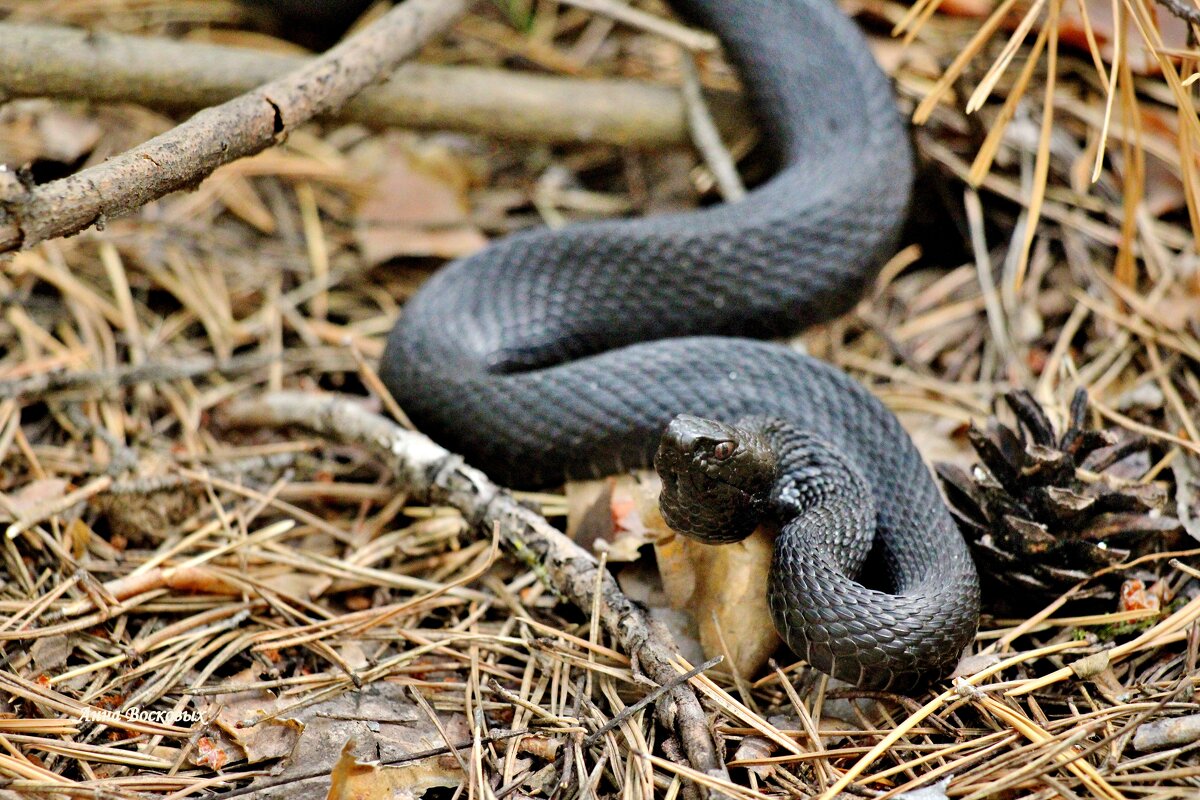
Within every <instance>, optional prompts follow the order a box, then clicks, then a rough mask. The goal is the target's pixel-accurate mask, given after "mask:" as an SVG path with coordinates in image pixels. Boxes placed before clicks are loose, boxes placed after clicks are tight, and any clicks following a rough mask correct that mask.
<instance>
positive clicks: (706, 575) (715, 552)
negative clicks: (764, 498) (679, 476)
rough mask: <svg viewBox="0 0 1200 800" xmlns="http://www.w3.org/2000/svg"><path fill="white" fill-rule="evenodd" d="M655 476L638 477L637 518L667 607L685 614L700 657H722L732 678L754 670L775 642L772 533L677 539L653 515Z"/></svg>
mask: <svg viewBox="0 0 1200 800" xmlns="http://www.w3.org/2000/svg"><path fill="white" fill-rule="evenodd" d="M657 478H658V476H657V475H653V474H652V473H650V474H647V475H645V476H643V478H642V481H641V483H640V486H641V487H642V491H641V492H640V493H639V504H640V509H641V518H642V520H643V522H644V523H645V525H646V527H647V529H648V530H649V531H651V532H652V534H653V535H654V540H655V548H654V549H655V555H656V556H657V558H658V568H659V572H660V573H661V574H662V581H663V589H664V591H665V592H666V595H667V599H668V601H669V602H670V604H671V607H672V608H674V609H677V610H681V611H687V612H688V613H690V614H691V616H692V618H693V619H694V620H695V622H696V627H697V629H698V631H699V636H700V645H701V647H702V648H703V650H704V655H705V657H706V658H712V657H714V656H717V655H728V657H729V658H730V660H731V661H732V665H731V666H732V668H734V669H736V670H737V671H738V674H740V675H752V674H754V673H756V672H758V671H759V670H761V669H762V668H763V666H764V665H765V664H766V663H767V659H768V658H770V656H771V654H772V653H773V652H775V650H776V649H777V648H778V647H779V643H780V640H779V635H778V634H777V633H776V632H775V625H774V623H772V622H771V614H770V609H769V608H768V606H767V593H766V588H765V587H766V585H767V573H768V572H769V571H770V568H771V556H772V554H773V552H774V548H775V537H774V535H773V534H772V533H771V532H769V531H766V530H764V529H762V528H760V529H759V530H757V531H755V532H754V533H753V534H751V535H750V536H749V537H747V538H746V539H744V540H743V541H741V542H736V543H734V544H723V545H707V544H703V543H701V542H696V541H693V540H691V539H688V538H686V537H684V536H677V535H675V534H673V533H672V532H671V530H670V528H669V527H668V526H667V524H666V522H665V521H664V520H663V518H662V515H661V514H660V513H659V511H658V487H659V485H660V484H659V483H658V480H657ZM722 640H724V646H723V645H722Z"/></svg>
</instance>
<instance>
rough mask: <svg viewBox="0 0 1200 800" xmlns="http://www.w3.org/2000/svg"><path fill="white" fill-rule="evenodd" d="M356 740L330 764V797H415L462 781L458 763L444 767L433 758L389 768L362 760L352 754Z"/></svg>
mask: <svg viewBox="0 0 1200 800" xmlns="http://www.w3.org/2000/svg"><path fill="white" fill-rule="evenodd" d="M354 747H355V743H354V741H353V740H351V741H348V742H346V745H345V747H343V748H342V755H341V758H339V759H338V761H337V764H335V765H334V767H333V772H332V775H331V779H332V780H331V785H330V787H329V794H328V795H327V797H328V798H329V800H376V799H377V798H380V799H381V798H391V800H417V798H419V797H421V796H422V795H423V794H425V792H427V791H429V790H430V789H436V788H446V789H452V788H456V787H458V786H459V784H461V783H462V779H463V774H462V770H461V769H460V768H459V767H458V764H457V763H454V764H453V766H447V765H446V764H444V763H442V761H441V760H439V759H436V758H427V759H422V760H421V761H414V762H413V763H411V764H404V765H402V766H396V767H389V766H382V765H380V764H370V763H365V762H361V761H359V760H358V759H356V758H355V757H354V755H353V751H354Z"/></svg>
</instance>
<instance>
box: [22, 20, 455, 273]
mask: <svg viewBox="0 0 1200 800" xmlns="http://www.w3.org/2000/svg"><path fill="white" fill-rule="evenodd" d="M468 4H469V0H408V2H406V3H404V4H402V5H400V6H398V7H397V8H395V9H393V10H392V11H390V12H388V13H387V14H386V15H384V16H383V17H382V18H380V19H379V20H378V21H377V22H375V23H374V24H372V25H371V26H370V27H368V28H366V29H365V30H363V31H362V32H360V33H358V34H356V35H355V36H352V37H350V38H349V39H347V40H346V41H344V42H342V43H341V44H339V45H337V46H336V47H334V48H332V49H331V50H329V51H328V52H327V53H325V54H324V55H322V56H321V57H319V58H316V59H314V60H312V61H311V62H308V63H307V64H306V65H305V66H303V67H301V68H299V69H297V70H295V71H293V72H290V73H288V74H287V75H284V76H283V77H281V78H279V79H277V80H274V81H271V82H270V83H268V84H265V85H263V86H261V87H259V88H257V89H255V90H253V91H251V92H247V93H246V94H243V95H241V96H239V97H236V98H234V99H233V100H230V101H229V102H227V103H224V104H222V105H219V106H215V107H213V108H208V109H205V110H203V111H201V112H199V113H198V114H196V115H195V116H193V117H192V118H191V119H189V120H187V121H186V122H184V123H182V124H181V125H178V126H176V127H175V128H172V129H171V130H169V131H167V132H166V133H164V134H161V135H159V136H156V137H154V138H153V139H151V140H150V141H148V142H145V143H144V144H142V145H139V146H138V147H135V148H133V149H132V150H129V151H128V152H126V153H122V154H121V155H119V156H116V157H114V158H111V159H109V160H108V161H105V162H103V163H102V164H97V165H96V166H94V167H89V168H88V169H85V170H83V171H82V172H79V173H77V174H75V175H71V176H68V177H66V178H62V179H61V180H57V181H52V182H50V183H47V184H44V185H41V186H33V187H24V186H19V185H16V186H14V185H13V184H11V183H9V184H8V185H7V186H6V187H5V189H6V190H5V192H4V194H3V196H0V252H5V251H9V250H15V249H18V248H24V247H30V246H32V245H34V244H37V243H38V242H41V241H44V240H46V239H51V238H54V237H57V236H68V235H70V234H73V233H78V232H79V231H82V230H84V229H85V228H87V227H89V226H91V225H102V224H103V223H104V221H105V220H106V219H107V218H108V217H113V216H117V215H120V214H124V213H127V212H129V211H132V210H133V209H136V208H139V207H140V206H143V205H145V204H146V203H149V202H150V201H152V200H156V199H158V198H159V197H162V196H163V195H166V194H169V193H171V192H174V191H177V190H179V189H186V188H189V187H191V186H195V185H196V184H197V183H199V182H200V181H202V180H204V178H206V177H208V176H209V175H210V174H212V172H213V171H214V170H215V169H217V167H220V166H222V165H224V164H228V163H229V162H231V161H236V160H237V159H239V158H244V157H246V156H250V155H254V154H255V153H258V152H261V151H263V150H265V149H267V148H268V147H272V146H274V145H275V144H278V143H279V142H280V141H281V140H282V139H283V138H284V137H285V136H287V134H288V132H289V131H291V130H292V128H294V127H296V126H297V125H300V124H302V123H304V122H307V121H308V120H309V119H312V118H313V117H315V116H320V115H325V114H330V113H332V112H334V111H336V110H337V109H339V108H341V107H342V106H343V105H345V104H346V103H347V102H348V101H349V100H350V99H351V98H353V97H354V96H355V95H356V94H358V93H359V92H360V91H361V90H362V89H363V88H364V87H366V86H368V85H370V84H372V83H375V82H376V81H378V80H380V79H381V78H382V77H384V76H386V75H389V74H390V73H391V72H392V71H393V70H395V69H396V67H397V66H399V65H400V62H402V61H403V60H404V59H406V58H408V57H409V56H411V55H412V54H413V53H415V52H416V51H417V49H418V48H420V46H421V45H422V44H423V43H424V42H425V41H427V40H428V39H429V38H430V37H432V36H433V35H435V34H436V33H438V32H439V31H441V30H443V29H444V28H446V26H448V25H449V24H450V23H451V22H453V21H454V20H455V19H456V18H457V17H458V16H459V15H460V14H462V13H463V12H464V11H465V10H466V8H467V6H468Z"/></svg>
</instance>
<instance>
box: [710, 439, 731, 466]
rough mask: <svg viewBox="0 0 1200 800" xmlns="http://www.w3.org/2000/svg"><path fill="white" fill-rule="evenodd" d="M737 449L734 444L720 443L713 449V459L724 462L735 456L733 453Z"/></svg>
mask: <svg viewBox="0 0 1200 800" xmlns="http://www.w3.org/2000/svg"><path fill="white" fill-rule="evenodd" d="M736 449H737V448H736V447H734V445H733V442H718V443H717V446H716V447H714V448H713V458H715V459H717V461H724V460H725V459H727V458H729V457H730V456H731V455H733V451H734V450H736Z"/></svg>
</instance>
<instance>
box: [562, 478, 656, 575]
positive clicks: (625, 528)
mask: <svg viewBox="0 0 1200 800" xmlns="http://www.w3.org/2000/svg"><path fill="white" fill-rule="evenodd" d="M566 490H567V535H568V536H570V537H571V538H573V539H574V540H575V541H576V542H578V543H579V545H580V546H581V547H585V548H587V549H588V550H593V551H599V550H601V549H603V550H604V551H605V552H606V553H608V560H609V561H636V560H637V559H638V557H639V556H640V553H639V550H640V548H641V547H642V546H643V545H645V544H648V543H649V542H650V541H651V537H650V532H649V531H648V530H647V529H646V525H645V523H644V522H643V521H642V517H641V512H640V508H639V504H638V500H637V494H638V492H639V491H640V489H639V488H638V485H637V480H636V479H635V478H634V477H633V476H632V475H616V476H612V477H608V478H600V479H599V480H594V481H570V482H568V483H567V487H566Z"/></svg>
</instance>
